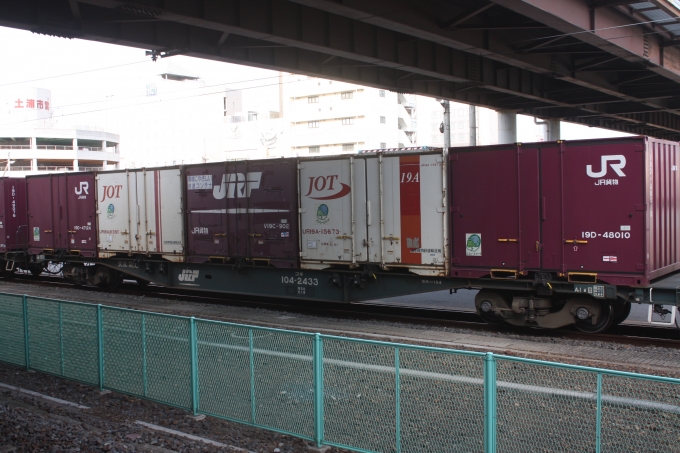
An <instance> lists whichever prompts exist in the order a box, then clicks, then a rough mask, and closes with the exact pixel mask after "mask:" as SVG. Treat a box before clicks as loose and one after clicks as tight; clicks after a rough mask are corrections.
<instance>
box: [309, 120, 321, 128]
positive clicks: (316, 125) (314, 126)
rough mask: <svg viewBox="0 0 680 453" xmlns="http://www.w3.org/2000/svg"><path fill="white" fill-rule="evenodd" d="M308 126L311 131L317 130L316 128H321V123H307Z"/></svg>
mask: <svg viewBox="0 0 680 453" xmlns="http://www.w3.org/2000/svg"><path fill="white" fill-rule="evenodd" d="M307 126H308V127H309V128H310V129H316V128H318V127H319V122H318V121H310V122H309V123H307Z"/></svg>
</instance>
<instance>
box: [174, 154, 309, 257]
mask: <svg viewBox="0 0 680 453" xmlns="http://www.w3.org/2000/svg"><path fill="white" fill-rule="evenodd" d="M185 180H186V189H185V190H186V193H185V199H186V213H187V214H186V220H187V233H188V238H187V245H188V253H187V261H188V262H190V263H230V264H233V263H247V262H250V263H255V264H259V265H265V266H273V267H280V268H297V267H298V260H299V253H298V218H297V217H298V202H297V199H298V198H297V159H269V160H253V161H232V162H216V163H206V164H198V165H189V166H187V167H186V169H185Z"/></svg>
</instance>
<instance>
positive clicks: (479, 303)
mask: <svg viewBox="0 0 680 453" xmlns="http://www.w3.org/2000/svg"><path fill="white" fill-rule="evenodd" d="M496 306H503V307H505V306H507V304H506V302H505V300H504V299H503V296H501V295H500V294H498V293H496V292H493V291H480V292H478V293H477V295H476V296H475V308H477V314H478V315H479V317H480V318H482V319H483V320H484V322H486V323H488V324H503V323H505V321H504V320H503V318H501V317H500V316H498V315H496V313H494V312H493V307H496Z"/></svg>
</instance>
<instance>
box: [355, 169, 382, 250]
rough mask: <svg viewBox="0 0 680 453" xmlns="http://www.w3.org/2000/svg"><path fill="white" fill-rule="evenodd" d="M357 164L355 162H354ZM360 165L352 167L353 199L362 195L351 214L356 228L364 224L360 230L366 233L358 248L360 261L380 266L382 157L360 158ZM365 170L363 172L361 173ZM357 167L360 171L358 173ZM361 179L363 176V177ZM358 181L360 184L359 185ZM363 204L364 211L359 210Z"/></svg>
mask: <svg viewBox="0 0 680 453" xmlns="http://www.w3.org/2000/svg"><path fill="white" fill-rule="evenodd" d="M358 161H359V160H355V162H357V163H358ZM361 163H362V164H363V165H362V166H361V167H358V166H357V165H356V163H355V165H354V169H355V176H354V180H355V186H356V190H355V198H356V197H357V196H358V195H363V196H362V197H361V200H360V203H361V205H359V203H357V204H356V206H357V208H356V209H355V213H354V215H355V217H356V219H357V225H359V224H361V225H362V226H363V225H365V230H362V232H364V231H365V233H364V235H365V237H366V242H365V244H364V241H363V238H362V241H361V245H362V247H361V249H360V250H361V254H362V260H361V261H364V262H369V263H382V262H384V258H383V247H382V236H383V234H382V230H383V229H384V226H383V225H382V215H383V207H382V203H383V197H384V194H383V190H382V189H383V171H384V166H385V160H384V159H383V157H382V156H377V157H376V156H372V157H366V158H364V159H362V160H361ZM364 167H365V171H364V170H363V168H364ZM359 168H360V169H361V172H359V171H357V170H358V169H359ZM360 176H363V178H362V177H360ZM360 180H361V182H362V184H359V183H358V181H360ZM360 191H361V192H360ZM364 198H365V199H364ZM363 205H365V209H362V206H363ZM357 233H358V231H357ZM357 236H358V235H357ZM357 253H359V252H357Z"/></svg>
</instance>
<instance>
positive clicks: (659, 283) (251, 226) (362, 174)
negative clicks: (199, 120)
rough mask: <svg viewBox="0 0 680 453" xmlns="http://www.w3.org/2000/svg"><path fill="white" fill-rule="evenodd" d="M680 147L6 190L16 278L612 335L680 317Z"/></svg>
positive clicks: (313, 161)
mask: <svg viewBox="0 0 680 453" xmlns="http://www.w3.org/2000/svg"><path fill="white" fill-rule="evenodd" d="M679 164H680V148H679V147H678V143H676V142H670V141H664V140H658V139H654V138H650V137H630V138H621V139H604V140H580V141H557V142H540V143H528V144H520V143H516V144H510V145H494V146H480V147H469V148H452V149H450V150H447V149H434V148H423V149H407V150H376V151H371V152H361V153H358V154H352V155H336V156H326V157H310V158H282V159H265V160H250V161H230V162H217V163H205V164H197V165H186V166H173V167H162V168H149V169H129V170H116V171H102V172H82V173H78V172H76V173H68V174H50V175H36V176H28V177H26V178H25V180H24V179H21V178H4V179H3V180H2V183H0V191H2V193H0V203H1V204H2V206H0V228H4V231H5V233H6V234H5V236H6V240H5V244H0V253H2V255H1V256H2V258H3V263H2V265H3V269H4V274H5V275H11V273H12V272H13V271H14V270H15V269H27V270H30V271H31V272H33V273H39V272H41V271H42V270H43V269H44V268H45V266H47V264H48V263H59V264H60V265H61V266H62V272H63V276H64V278H66V279H68V280H70V281H72V282H74V283H76V284H80V285H99V286H102V287H103V288H108V289H111V290H113V289H115V288H116V287H117V286H118V285H120V283H121V281H122V279H123V277H125V278H133V279H136V280H137V281H139V282H140V283H141V284H145V283H148V282H155V283H157V284H160V285H163V286H166V287H182V288H187V289H196V290H203V291H213V292H222V293H234V294H247V295H258V296H266V297H273V298H295V299H300V298H304V299H311V300H320V301H334V302H342V303H350V302H353V301H360V300H369V299H378V298H385V297H391V296H397V295H406V294H418V293H424V292H429V291H437V290H444V289H448V290H451V291H455V290H457V289H460V288H477V289H480V291H479V293H478V295H477V297H476V300H475V305H476V309H477V311H478V313H479V314H480V316H481V317H482V318H483V319H485V320H486V321H487V322H490V323H510V324H515V325H527V326H537V327H543V328H557V327H562V326H566V325H570V324H574V325H575V326H576V327H577V328H578V329H580V330H582V331H586V332H600V331H603V330H605V329H607V328H608V327H609V326H611V325H613V324H617V323H620V322H621V321H623V320H624V319H625V318H626V317H627V315H628V313H629V311H630V307H631V304H632V303H645V304H650V305H652V306H654V307H655V309H656V311H661V310H662V308H660V307H662V306H670V307H671V312H672V316H675V313H676V311H677V307H678V306H680V302H679V299H678V291H677V290H676V288H677V287H680V275H678V271H680V228H679V227H680V176H679V172H678V165H679Z"/></svg>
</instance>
